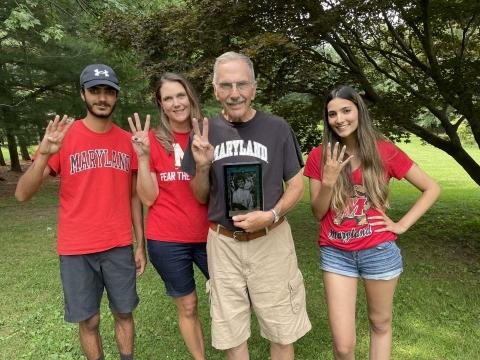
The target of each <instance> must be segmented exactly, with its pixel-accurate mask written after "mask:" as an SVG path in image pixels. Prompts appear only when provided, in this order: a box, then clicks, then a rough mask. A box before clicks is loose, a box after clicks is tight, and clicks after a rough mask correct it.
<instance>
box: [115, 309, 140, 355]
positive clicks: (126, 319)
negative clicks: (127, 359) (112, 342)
mask: <svg viewBox="0 0 480 360" xmlns="http://www.w3.org/2000/svg"><path fill="white" fill-rule="evenodd" d="M112 314H113V318H114V320H115V339H116V340H117V347H118V351H120V354H123V355H133V340H134V334H135V324H134V322H133V315H132V313H126V314H121V313H117V312H112Z"/></svg>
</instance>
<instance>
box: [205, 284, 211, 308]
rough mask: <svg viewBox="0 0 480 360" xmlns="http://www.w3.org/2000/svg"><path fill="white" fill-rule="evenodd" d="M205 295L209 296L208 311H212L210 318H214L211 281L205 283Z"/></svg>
mask: <svg viewBox="0 0 480 360" xmlns="http://www.w3.org/2000/svg"><path fill="white" fill-rule="evenodd" d="M205 293H206V294H207V296H208V309H209V311H210V317H212V287H211V285H210V279H209V280H207V282H206V283H205Z"/></svg>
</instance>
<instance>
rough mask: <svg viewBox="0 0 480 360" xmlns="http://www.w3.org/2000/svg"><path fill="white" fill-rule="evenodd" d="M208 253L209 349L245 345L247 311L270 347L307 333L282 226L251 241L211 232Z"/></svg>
mask: <svg viewBox="0 0 480 360" xmlns="http://www.w3.org/2000/svg"><path fill="white" fill-rule="evenodd" d="M207 254H208V269H209V274H210V280H209V282H208V283H207V292H209V297H210V316H211V318H212V345H213V347H215V348H216V349H219V350H226V349H230V348H233V347H236V346H238V345H240V344H242V343H243V342H245V341H246V340H247V339H248V338H249V337H250V318H251V309H252V308H253V310H254V312H255V314H256V317H257V319H258V321H259V325H260V329H261V335H262V337H264V338H266V339H267V340H269V341H271V342H274V343H278V344H283V345H286V344H291V343H293V342H295V341H296V340H297V339H299V338H301V337H302V336H303V335H305V334H306V333H307V332H308V331H309V330H310V329H311V327H312V326H311V324H310V320H309V319H308V315H307V311H306V306H305V286H304V284H303V276H302V273H301V272H300V270H299V269H298V265H297V256H296V254H295V247H294V244H293V238H292V234H291V230H290V225H289V224H288V222H287V221H284V222H283V223H282V224H280V225H279V226H277V227H276V228H274V229H273V230H271V231H269V232H268V233H267V235H266V236H262V237H259V238H257V239H254V240H250V241H238V240H234V239H233V238H231V237H228V236H224V235H221V234H219V233H218V231H215V230H212V229H210V230H209V233H208V242H207Z"/></svg>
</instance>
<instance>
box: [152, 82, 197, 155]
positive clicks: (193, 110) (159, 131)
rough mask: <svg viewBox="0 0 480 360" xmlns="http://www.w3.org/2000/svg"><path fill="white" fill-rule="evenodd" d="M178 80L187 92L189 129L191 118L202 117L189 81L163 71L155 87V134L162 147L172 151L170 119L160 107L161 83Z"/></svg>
mask: <svg viewBox="0 0 480 360" xmlns="http://www.w3.org/2000/svg"><path fill="white" fill-rule="evenodd" d="M169 81H170V82H178V83H180V84H181V85H182V86H183V88H184V89H185V92H186V94H187V97H188V100H189V101H190V119H189V124H190V129H191V128H192V118H196V119H202V113H201V110H200V103H199V101H198V97H197V95H196V93H195V90H194V89H193V87H192V85H191V84H190V82H188V80H187V79H185V78H184V77H183V76H181V75H179V74H175V73H165V74H163V75H162V76H161V77H160V80H158V82H157V85H156V87H155V102H156V103H157V106H158V110H159V111H160V124H159V125H158V127H157V128H156V129H155V135H156V137H157V139H158V141H160V144H162V146H163V147H164V149H165V150H166V151H168V152H173V142H174V139H173V131H172V128H171V126H170V120H169V119H168V116H167V115H166V114H165V112H164V111H163V108H162V97H161V90H162V86H163V84H165V83H166V82H169Z"/></svg>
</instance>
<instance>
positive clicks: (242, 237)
mask: <svg viewBox="0 0 480 360" xmlns="http://www.w3.org/2000/svg"><path fill="white" fill-rule="evenodd" d="M284 220H285V217H283V216H282V217H281V218H280V220H278V221H277V222H276V223H275V224H272V225H270V226H269V227H266V228H264V229H260V230H257V231H254V232H250V233H249V232H246V231H243V230H238V231H231V230H228V229H227V228H226V227H225V226H222V225H220V224H217V223H212V222H211V223H210V229H212V230H213V231H217V232H218V233H219V234H221V235H223V236H228V237H230V238H232V239H234V240H238V241H250V240H253V239H257V238H259V237H262V236H265V235H267V234H268V232H269V231H272V230H273V229H275V228H276V227H277V226H278V225H280V224H281V223H283V221H284Z"/></svg>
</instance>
